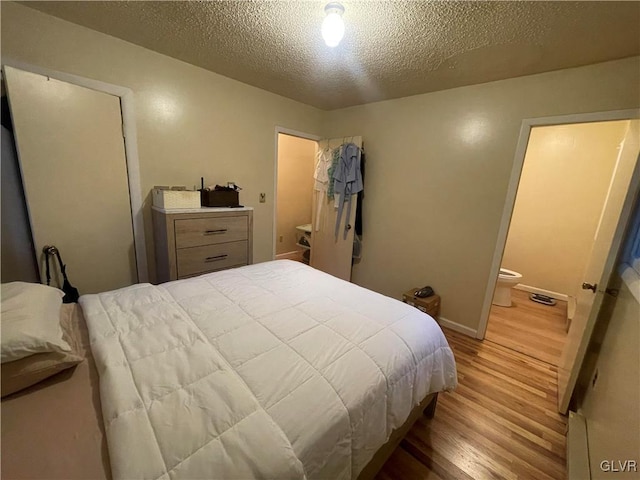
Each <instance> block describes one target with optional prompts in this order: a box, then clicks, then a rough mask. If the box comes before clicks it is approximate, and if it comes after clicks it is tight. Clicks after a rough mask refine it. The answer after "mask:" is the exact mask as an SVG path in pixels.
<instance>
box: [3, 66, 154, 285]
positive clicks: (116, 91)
mask: <svg viewBox="0 0 640 480" xmlns="http://www.w3.org/2000/svg"><path fill="white" fill-rule="evenodd" d="M2 65H3V66H4V65H7V66H9V67H14V68H18V69H20V70H24V71H26V72H31V73H36V74H38V75H43V76H45V77H49V78H54V79H56V80H61V81H63V82H67V83H72V84H74V85H78V86H81V87H85V88H90V89H92V90H96V91H99V92H103V93H108V94H109V95H113V96H116V97H120V108H121V111H122V131H123V133H124V148H125V157H126V161H127V176H128V180H129V182H128V183H129V197H130V202H131V219H132V223H133V241H134V249H135V254H136V267H137V273H138V282H139V283H144V282H148V281H149V270H148V265H147V246H146V242H145V235H144V217H143V215H142V189H141V185H140V163H139V159H138V132H137V128H136V117H135V102H134V95H133V91H132V90H131V89H129V88H127V87H122V86H119V85H112V84H110V83H105V82H101V81H99V80H93V79H90V78H85V77H80V76H78V75H73V74H70V73H64V72H59V71H57V70H52V69H49V68H45V67H40V66H36V65H31V64H28V63H23V62H19V61H15V60H13V59H10V58H3V59H2ZM36 253H37V252H36ZM36 257H37V255H36Z"/></svg>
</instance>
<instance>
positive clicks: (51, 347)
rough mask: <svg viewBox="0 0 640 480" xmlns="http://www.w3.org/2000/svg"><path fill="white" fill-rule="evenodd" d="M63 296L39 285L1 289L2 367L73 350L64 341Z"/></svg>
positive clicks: (4, 285)
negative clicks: (41, 354) (61, 317)
mask: <svg viewBox="0 0 640 480" xmlns="http://www.w3.org/2000/svg"><path fill="white" fill-rule="evenodd" d="M63 296H64V293H63V292H62V291H61V290H58V289H57V288H53V287H47V286H46V285H41V284H39V283H25V282H12V283H6V284H3V285H2V311H1V316H0V327H1V328H2V331H1V332H0V334H1V337H2V339H1V342H0V343H1V350H2V351H1V353H2V363H5V362H11V361H15V360H19V359H21V358H24V357H28V356H29V355H33V354H35V353H49V352H69V351H70V350H71V347H69V344H68V343H67V342H65V341H64V340H63V338H62V329H61V327H60V308H61V307H62V297H63Z"/></svg>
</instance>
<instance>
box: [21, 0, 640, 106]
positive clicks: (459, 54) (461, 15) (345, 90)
mask: <svg viewBox="0 0 640 480" xmlns="http://www.w3.org/2000/svg"><path fill="white" fill-rule="evenodd" d="M325 3H326V2H317V1H229V2H180V1H178V2H155V1H141V2H134V1H131V2H128V1H125V2H102V1H86V2H56V1H46V2H24V5H26V6H29V7H31V8H35V9H38V10H41V11H43V12H46V13H49V14H51V15H55V16H57V17H60V18H63V19H65V20H69V21H71V22H74V23H77V24H80V25H84V26H86V27H88V28H91V29H94V30H98V31H100V32H104V33H107V34H109V35H112V36H114V37H118V38H121V39H123V40H127V41H129V42H131V43H134V44H137V45H140V46H143V47H146V48H149V49H151V50H155V51H157V52H160V53H163V54H166V55H169V56H171V57H174V58H178V59H180V60H184V61H186V62H189V63H191V64H194V65H198V66H200V67H203V68H206V69H208V70H211V71H213V72H216V73H219V74H222V75H225V76H227V77H231V78H234V79H236V80H240V81H242V82H245V83H248V84H251V85H255V86H256V87H260V88H263V89H265V90H269V91H271V92H274V93H278V94H280V95H283V96H285V97H290V98H292V99H295V100H299V101H301V102H304V103H308V104H311V105H315V106H317V107H320V108H323V109H335V108H340V107H345V106H350V105H357V104H361V103H367V102H372V101H377V100H383V99H388V98H397V97H404V96H408V95H415V94H418V93H425V92H431V91H435V90H443V89H447V88H452V87H457V86H462V85H470V84H476V83H483V82H488V81H492V80H498V79H504V78H511V77H517V76H521V75H529V74H533V73H540V72H545V71H550V70H557V69H562V68H568V67H575V66H580V65H587V64H591V63H597V62H602V61H607V60H613V59H618V58H624V57H629V56H633V55H638V54H640V2H635V1H633V2H537V1H536V2H437V1H429V2H427V1H386V2H376V1H344V2H342V3H343V5H344V7H345V14H344V21H345V24H346V33H345V38H344V39H343V41H342V43H341V44H340V45H339V46H338V47H336V48H334V49H331V48H329V47H327V46H325V45H324V42H323V41H322V38H321V36H320V24H321V23H322V20H323V18H324V5H325Z"/></svg>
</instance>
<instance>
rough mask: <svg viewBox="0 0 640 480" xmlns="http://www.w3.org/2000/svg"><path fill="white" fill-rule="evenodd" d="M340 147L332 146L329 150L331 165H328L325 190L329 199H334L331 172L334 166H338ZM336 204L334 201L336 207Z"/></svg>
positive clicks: (333, 170) (334, 169) (334, 168)
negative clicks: (327, 178) (327, 183)
mask: <svg viewBox="0 0 640 480" xmlns="http://www.w3.org/2000/svg"><path fill="white" fill-rule="evenodd" d="M341 150H342V148H341V147H338V148H334V149H333V150H332V151H331V166H330V167H329V172H328V173H329V179H330V181H329V189H328V190H327V196H328V197H329V200H333V199H334V193H333V172H335V171H336V167H337V166H338V162H339V161H340V152H341ZM337 206H338V204H337V203H336V207H337Z"/></svg>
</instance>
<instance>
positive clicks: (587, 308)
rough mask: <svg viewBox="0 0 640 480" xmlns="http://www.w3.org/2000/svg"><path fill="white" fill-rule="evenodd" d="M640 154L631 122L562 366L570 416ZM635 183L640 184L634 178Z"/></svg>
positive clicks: (561, 386)
mask: <svg viewBox="0 0 640 480" xmlns="http://www.w3.org/2000/svg"><path fill="white" fill-rule="evenodd" d="M639 152H640V121H639V120H631V121H630V122H629V129H628V131H627V134H626V135H625V138H624V142H623V144H622V146H621V148H620V151H619V154H618V161H617V163H616V167H615V170H614V173H613V177H612V180H611V185H610V187H609V194H608V196H607V200H606V203H605V205H604V208H603V210H602V215H601V218H600V224H599V226H598V230H597V231H596V236H595V238H594V244H593V247H592V250H591V257H590V259H589V262H588V264H587V268H586V270H585V274H584V277H583V284H582V289H581V290H579V293H578V297H577V299H576V311H575V315H574V318H573V320H572V322H571V327H570V328H569V332H568V335H567V340H566V343H565V346H564V349H563V352H562V356H561V358H560V364H559V366H558V411H560V412H561V413H566V411H567V408H568V406H569V401H570V400H571V395H572V393H573V389H574V387H575V385H576V380H577V378H578V374H579V372H580V368H581V367H582V362H583V360H584V356H585V353H586V350H587V346H588V345H589V340H590V339H591V334H592V333H593V328H594V326H595V323H596V318H597V316H598V311H599V310H600V306H601V304H602V297H603V295H604V293H605V290H606V287H607V282H608V281H609V278H610V277H611V274H612V272H613V268H614V266H615V260H616V256H617V253H618V250H619V248H620V243H621V241H622V236H623V234H624V226H625V225H626V224H627V221H628V219H629V215H630V214H631V212H630V208H631V203H632V200H633V197H634V196H635V195H634V194H635V191H636V190H637V185H633V184H632V177H634V171H635V170H636V165H637V164H638V153H639ZM634 182H635V183H637V182H636V181H635V179H634Z"/></svg>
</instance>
